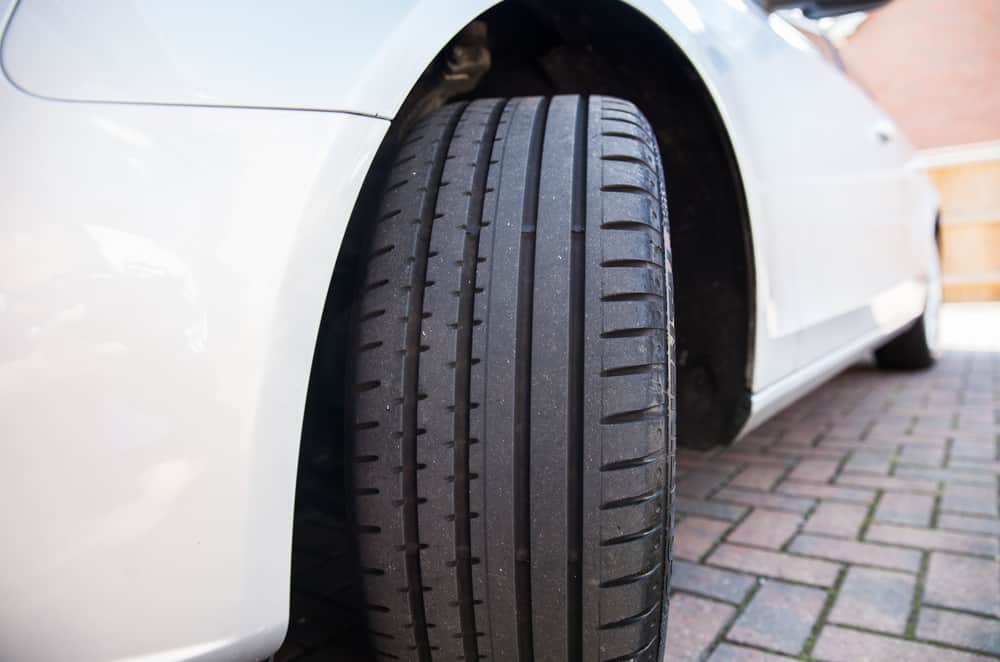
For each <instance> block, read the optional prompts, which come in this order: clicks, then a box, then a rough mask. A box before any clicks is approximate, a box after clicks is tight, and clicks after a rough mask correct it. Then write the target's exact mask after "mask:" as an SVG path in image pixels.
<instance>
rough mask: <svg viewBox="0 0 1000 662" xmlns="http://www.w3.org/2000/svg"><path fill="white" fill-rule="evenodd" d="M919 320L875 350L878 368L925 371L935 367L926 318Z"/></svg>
mask: <svg viewBox="0 0 1000 662" xmlns="http://www.w3.org/2000/svg"><path fill="white" fill-rule="evenodd" d="M926 315H927V313H926V312H925V313H924V314H923V315H921V316H920V317H918V318H917V320H916V321H915V322H913V323H912V324H911V325H910V326H909V328H907V329H906V331H904V332H903V333H901V334H899V335H898V336H896V337H895V338H893V339H892V340H890V341H889V342H888V343H886V344H885V345H883V346H882V347H879V348H878V349H877V350H875V361H876V363H878V367H880V368H883V369H885V370H924V369H926V368H930V367H931V366H932V365H934V350H933V349H932V345H931V343H930V342H928V339H927V328H926V326H925V321H924V318H925V317H926Z"/></svg>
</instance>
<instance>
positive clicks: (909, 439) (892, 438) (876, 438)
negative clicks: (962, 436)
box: [865, 424, 949, 448]
mask: <svg viewBox="0 0 1000 662" xmlns="http://www.w3.org/2000/svg"><path fill="white" fill-rule="evenodd" d="M948 437H949V433H948V432H946V431H941V432H919V433H918V432H914V433H911V434H898V433H894V432H893V431H891V430H888V429H885V428H884V427H880V426H879V425H878V424H876V425H875V426H874V427H872V429H871V430H870V431H869V432H868V436H867V437H865V441H866V442H867V443H869V444H872V445H876V444H880V443H885V444H912V445H914V446H934V447H940V448H943V447H945V446H946V445H947V444H948Z"/></svg>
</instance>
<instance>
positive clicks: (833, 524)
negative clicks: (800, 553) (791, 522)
mask: <svg viewBox="0 0 1000 662" xmlns="http://www.w3.org/2000/svg"><path fill="white" fill-rule="evenodd" d="M867 516H868V508H867V507H866V506H862V505H858V504H853V503H836V502H833V501H821V502H820V503H819V505H818V506H816V510H814V511H813V512H812V514H811V515H810V516H809V520H808V521H807V522H806V525H805V526H804V527H803V531H808V532H809V533H825V534H827V535H830V536H837V537H838V538H854V537H856V536H857V535H858V531H860V530H861V525H862V524H863V523H864V521H865V518H866V517H867Z"/></svg>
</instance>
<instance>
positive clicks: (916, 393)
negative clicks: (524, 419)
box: [667, 311, 1000, 662]
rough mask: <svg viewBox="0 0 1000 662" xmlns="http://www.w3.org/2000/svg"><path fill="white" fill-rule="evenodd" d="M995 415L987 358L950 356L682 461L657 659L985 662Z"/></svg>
mask: <svg viewBox="0 0 1000 662" xmlns="http://www.w3.org/2000/svg"><path fill="white" fill-rule="evenodd" d="M994 312H995V311H994ZM996 341H997V342H1000V337H998V338H997V339H996ZM998 416H1000V353H990V352H971V351H950V352H948V353H946V354H945V355H944V356H943V357H942V359H941V361H940V362H939V363H938V365H937V366H936V367H935V368H934V369H933V370H931V371H929V372H924V373H916V374H903V373H894V374H893V373H882V372H878V371H876V370H875V369H874V368H873V367H870V366H857V367H855V368H853V369H851V370H849V371H848V372H846V373H844V374H842V375H841V376H840V377H838V378H837V379H835V380H834V381H833V382H831V383H829V384H827V385H826V386H824V387H822V388H821V389H820V390H818V391H816V392H815V393H813V394H812V395H811V396H809V397H808V398H806V399H805V400H803V401H800V402H798V403H797V404H795V405H793V406H792V407H791V408H790V409H787V410H785V411H784V412H782V413H781V414H779V415H778V417H777V418H776V419H773V420H772V421H770V422H769V423H767V424H766V425H765V426H764V427H763V428H761V429H759V430H757V431H756V432H754V433H752V434H751V435H750V436H749V437H747V438H746V439H744V440H742V441H741V442H739V443H738V444H736V445H735V446H733V447H730V448H723V449H716V450H714V451H710V452H707V453H698V452H692V451H687V450H681V451H680V452H679V455H678V472H677V492H678V499H677V504H676V508H677V517H678V521H679V524H678V525H677V528H676V531H675V541H674V558H675V562H674V580H673V592H672V598H671V612H670V620H669V627H668V643H667V659H668V660H670V661H671V662H674V661H675V660H676V661H681V660H703V659H708V660H710V661H711V662H723V661H729V660H753V661H757V660H760V661H765V660H787V659H791V658H797V659H805V660H812V659H815V660H829V661H831V662H837V661H841V660H843V661H844V662H859V661H861V660H934V661H938V660H940V661H944V662H947V661H949V660H974V659H997V658H998V657H1000V620H998V619H1000V564H998V554H1000V550H998V540H1000V517H998V512H997V496H998V493H997V481H998V475H1000V461H998V455H997V439H998V433H1000V418H998Z"/></svg>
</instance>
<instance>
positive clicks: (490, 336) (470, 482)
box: [348, 96, 675, 662]
mask: <svg viewBox="0 0 1000 662" xmlns="http://www.w3.org/2000/svg"><path fill="white" fill-rule="evenodd" d="M665 203H666V201H665V193H664V183H663V173H662V168H661V165H660V158H659V153H658V149H657V144H656V140H655V138H654V135H653V132H652V129H651V128H650V126H649V124H648V122H647V121H646V120H645V118H644V117H643V116H642V114H641V113H640V112H639V111H638V110H637V109H636V107H635V106H634V105H632V104H631V103H628V102H626V101H621V100H618V99H613V98H608V97H596V96H595V97H589V98H585V97H579V96H559V97H554V98H552V99H547V98H515V99H509V100H501V99H490V100H480V101H475V102H472V103H458V104H453V105H449V106H446V107H444V108H442V109H440V110H438V111H436V112H434V113H432V114H431V115H429V116H428V117H426V118H424V119H423V120H421V121H420V122H419V123H418V124H417V125H416V126H415V127H414V128H413V129H412V130H411V131H410V134H409V136H408V137H407V138H406V139H405V140H404V141H403V142H402V144H401V146H400V149H399V152H398V155H397V158H396V160H395V165H394V167H393V168H392V170H391V171H390V174H389V176H388V179H387V186H386V188H385V189H384V191H383V193H382V196H381V201H380V205H379V208H378V210H377V212H376V213H375V214H373V216H372V217H371V223H372V225H373V228H374V229H373V240H372V244H371V248H370V251H369V253H368V258H367V264H366V265H365V277H364V278H363V279H362V281H361V283H362V285H361V290H360V292H359V293H358V298H357V302H356V322H355V329H354V341H353V343H354V344H353V345H352V348H351V353H352V354H353V355H354V368H353V390H352V392H353V402H352V403H351V409H352V412H351V415H350V416H349V431H348V434H349V438H350V439H349V443H348V448H349V451H348V452H349V456H348V461H349V465H350V466H351V467H352V470H351V483H352V485H351V499H352V501H353V518H354V520H355V525H356V531H357V541H358V542H357V552H358V557H359V561H360V565H361V572H362V584H363V589H364V595H365V603H366V608H367V614H368V628H369V632H370V634H371V645H372V649H373V650H374V651H375V653H376V655H377V656H378V657H380V658H382V659H407V660H410V659H412V660H422V661H424V662H426V661H429V660H449V661H451V660H456V659H465V660H478V659H481V658H487V659H497V660H515V659H532V658H534V659H538V660H569V659H592V660H625V659H629V660H633V659H635V660H654V659H659V658H660V656H661V655H662V653H661V650H662V646H663V633H664V623H665V618H666V595H667V592H666V588H667V584H668V581H669V574H670V532H671V527H672V516H671V512H672V509H671V498H672V489H671V486H672V480H673V459H674V458H673V454H674V453H673V451H674V432H673V430H674V401H675V398H674V392H675V388H674V374H675V372H674V361H673V342H674V335H673V304H672V290H671V288H672V286H671V279H670V251H669V243H668V237H667V217H666V208H665Z"/></svg>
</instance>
